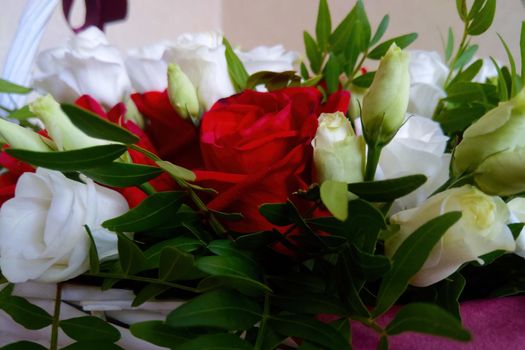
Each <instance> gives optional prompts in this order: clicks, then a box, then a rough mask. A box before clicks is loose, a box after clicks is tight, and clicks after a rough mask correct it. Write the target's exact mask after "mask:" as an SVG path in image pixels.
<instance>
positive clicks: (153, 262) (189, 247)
mask: <svg viewBox="0 0 525 350" xmlns="http://www.w3.org/2000/svg"><path fill="white" fill-rule="evenodd" d="M203 245H204V244H203V243H202V242H201V241H199V240H198V239H195V238H192V237H187V236H179V237H176V238H172V239H167V240H164V241H162V242H159V243H157V244H155V245H153V246H151V247H149V248H148V249H147V250H146V251H145V252H144V255H145V256H146V258H147V259H148V266H149V267H150V268H158V267H159V263H160V253H161V252H162V250H163V249H164V248H167V247H175V248H177V249H178V250H180V251H183V252H186V253H191V252H194V251H196V250H197V249H199V248H201V247H202V246H203Z"/></svg>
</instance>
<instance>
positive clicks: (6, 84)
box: [0, 79, 33, 95]
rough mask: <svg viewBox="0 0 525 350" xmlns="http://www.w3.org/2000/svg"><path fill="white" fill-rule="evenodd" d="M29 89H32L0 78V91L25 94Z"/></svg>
mask: <svg viewBox="0 0 525 350" xmlns="http://www.w3.org/2000/svg"><path fill="white" fill-rule="evenodd" d="M31 91H33V90H32V89H30V88H28V87H25V86H21V85H18V84H15V83H12V82H10V81H7V80H5V79H0V93H8V94H22V95H25V94H28V93H30V92H31Z"/></svg>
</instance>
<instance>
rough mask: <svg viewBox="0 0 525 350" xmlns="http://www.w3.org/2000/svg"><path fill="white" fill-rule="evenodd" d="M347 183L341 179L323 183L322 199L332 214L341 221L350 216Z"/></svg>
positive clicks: (321, 189)
mask: <svg viewBox="0 0 525 350" xmlns="http://www.w3.org/2000/svg"><path fill="white" fill-rule="evenodd" d="M347 186H348V185H347V184H346V183H344V182H339V181H331V180H328V181H325V182H323V183H322V184H321V188H320V191H321V200H322V201H323V204H324V205H325V206H326V208H327V209H328V210H329V211H330V213H332V215H333V216H334V217H335V218H336V219H338V220H341V221H345V220H346V218H347V217H348V195H349V194H348V190H347Z"/></svg>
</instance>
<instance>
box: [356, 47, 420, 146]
mask: <svg viewBox="0 0 525 350" xmlns="http://www.w3.org/2000/svg"><path fill="white" fill-rule="evenodd" d="M409 88H410V76H409V74H408V54H407V53H406V52H404V51H402V50H401V49H400V48H399V47H397V46H396V44H392V46H390V48H389V49H388V51H387V53H386V54H385V56H384V57H383V58H382V59H381V62H380V63H379V68H378V69H377V72H376V75H375V77H374V81H373V82H372V85H371V86H370V88H369V89H368V92H367V93H366V94H365V96H364V97H363V113H362V119H363V126H364V130H363V131H364V134H365V138H366V140H367V143H369V144H370V143H373V144H376V145H385V144H387V143H388V142H389V141H390V140H391V139H392V137H394V135H395V134H396V132H397V130H398V129H399V128H400V127H401V124H402V123H403V121H404V119H405V112H406V110H407V106H408V97H409Z"/></svg>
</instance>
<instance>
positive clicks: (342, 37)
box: [330, 0, 371, 57]
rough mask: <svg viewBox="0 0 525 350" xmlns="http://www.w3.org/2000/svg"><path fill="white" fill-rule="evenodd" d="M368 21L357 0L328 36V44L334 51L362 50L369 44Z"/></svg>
mask: <svg viewBox="0 0 525 350" xmlns="http://www.w3.org/2000/svg"><path fill="white" fill-rule="evenodd" d="M370 36H371V30H370V22H368V17H367V15H366V12H365V7H364V5H363V1H362V0H358V1H357V2H356V4H355V6H354V7H353V8H352V10H351V11H350V13H349V14H348V15H347V16H346V17H345V18H344V19H343V20H342V21H341V23H340V24H339V25H338V26H337V28H336V29H335V31H334V32H333V33H332V35H331V36H330V44H331V48H332V50H333V52H334V53H336V54H339V53H341V52H344V53H345V54H346V56H347V57H348V56H349V53H350V52H362V51H364V50H365V49H367V48H368V46H369V44H370Z"/></svg>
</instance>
